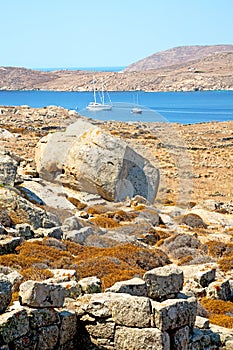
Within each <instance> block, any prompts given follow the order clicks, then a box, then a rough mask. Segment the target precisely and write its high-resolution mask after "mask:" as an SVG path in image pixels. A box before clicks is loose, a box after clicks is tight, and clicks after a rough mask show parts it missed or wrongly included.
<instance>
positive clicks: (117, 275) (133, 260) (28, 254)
mask: <svg viewBox="0 0 233 350" xmlns="http://www.w3.org/2000/svg"><path fill="white" fill-rule="evenodd" d="M46 241H47V239H44V240H42V241H35V242H29V241H26V242H24V243H22V245H20V246H19V247H17V248H16V254H7V255H4V256H0V265H3V266H9V267H13V268H15V269H17V270H18V271H19V272H20V273H21V274H22V275H23V276H24V280H28V279H34V280H43V279H46V278H49V277H51V274H50V272H49V271H48V269H49V268H52V269H53V268H65V269H70V268H72V269H75V270H76V271H77V275H78V276H79V277H80V278H83V277H88V276H93V275H95V276H98V277H99V278H101V280H102V284H103V288H108V287H110V286H111V285H113V284H114V283H115V282H116V281H121V280H125V279H130V278H132V277H134V276H142V275H143V274H144V273H145V272H146V271H147V270H149V269H152V268H154V267H159V266H164V265H166V264H169V263H170V261H169V259H168V257H167V255H166V254H165V253H163V252H162V251H161V250H159V249H154V250H149V249H146V248H140V247H136V246H134V245H132V244H124V245H119V246H115V247H111V248H97V247H86V246H81V245H79V244H76V243H73V242H69V241H64V242H63V243H64V244H65V245H66V249H67V250H65V251H61V250H59V249H57V248H56V247H49V246H47V245H46Z"/></svg>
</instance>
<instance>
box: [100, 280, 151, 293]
mask: <svg viewBox="0 0 233 350" xmlns="http://www.w3.org/2000/svg"><path fill="white" fill-rule="evenodd" d="M105 292H113V293H126V294H130V295H135V296H147V287H146V282H145V281H144V280H143V279H141V278H138V277H134V278H132V279H130V280H127V281H121V282H116V283H115V284H114V285H113V286H112V287H110V288H108V289H106V290H105Z"/></svg>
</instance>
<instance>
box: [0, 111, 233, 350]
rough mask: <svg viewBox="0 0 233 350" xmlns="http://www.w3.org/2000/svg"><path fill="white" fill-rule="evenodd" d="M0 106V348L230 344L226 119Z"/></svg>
mask: <svg viewBox="0 0 233 350" xmlns="http://www.w3.org/2000/svg"><path fill="white" fill-rule="evenodd" d="M0 117H1V119H0V149H1V152H0V233H1V235H0V252H1V254H0V294H1V300H0V312H1V315H0V349H2V350H3V349H4V350H9V349H18V350H19V349H23V348H24V349H25V348H27V349H34V348H37V349H59V350H61V349H63V350H65V349H77V348H78V349H80V350H81V349H96V350H97V349H102V350H104V349H109V350H110V349H111V350H113V349H115V350H117V349H118V350H132V349H135V350H142V349H143V350H146V349H148V350H149V349H164V350H171V349H172V350H178V349H182V350H185V349H188V350H194V349H205V350H207V349H208V350H212V349H225V350H229V349H232V346H233V333H232V326H233V316H232V315H233V297H232V295H233V278H232V269H233V265H232V261H233V260H232V258H233V243H232V233H233V184H232V175H233V174H232V167H231V157H232V149H233V142H232V140H233V137H232V132H231V130H232V127H233V122H223V123H219V122H213V123H202V124H195V125H179V124H167V123H123V122H112V121H111V122H110V121H109V122H100V121H98V120H90V119H87V118H84V117H82V116H80V115H78V114H77V113H76V112H75V111H69V110H65V109H63V108H59V107H54V106H50V107H45V108H36V109H33V108H29V107H28V106H21V107H6V106H2V107H1V108H0Z"/></svg>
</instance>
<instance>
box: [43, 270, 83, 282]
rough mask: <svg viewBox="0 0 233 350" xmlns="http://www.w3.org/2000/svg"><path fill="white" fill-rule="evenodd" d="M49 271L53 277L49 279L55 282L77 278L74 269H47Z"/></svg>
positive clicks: (75, 279)
mask: <svg viewBox="0 0 233 350" xmlns="http://www.w3.org/2000/svg"><path fill="white" fill-rule="evenodd" d="M49 271H51V272H52V273H53V277H52V278H50V280H52V281H54V282H55V283H60V282H67V281H77V280H78V276H77V272H76V270H67V269H49Z"/></svg>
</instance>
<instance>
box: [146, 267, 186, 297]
mask: <svg viewBox="0 0 233 350" xmlns="http://www.w3.org/2000/svg"><path fill="white" fill-rule="evenodd" d="M143 279H144V280H145V282H146V284H147V289H148V296H149V297H150V298H151V299H155V300H163V299H165V298H166V297H168V296H170V295H174V294H176V293H178V292H179V291H180V290H181V289H182V288H183V282H184V276H183V271H182V270H181V269H179V268H177V267H176V266H174V265H167V266H164V267H157V268H155V269H152V270H150V271H147V272H146V273H145V275H144V277H143Z"/></svg>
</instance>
